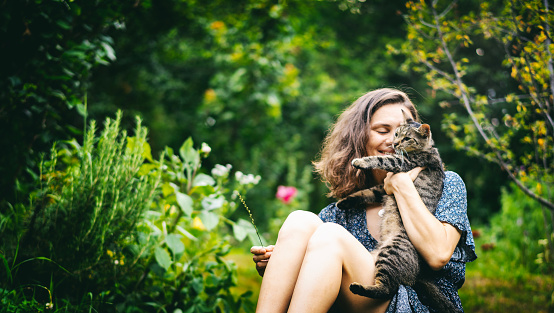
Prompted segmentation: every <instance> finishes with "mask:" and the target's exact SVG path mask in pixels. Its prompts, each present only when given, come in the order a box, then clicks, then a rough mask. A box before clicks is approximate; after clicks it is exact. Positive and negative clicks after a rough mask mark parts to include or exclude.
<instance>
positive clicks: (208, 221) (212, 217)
mask: <svg viewBox="0 0 554 313" xmlns="http://www.w3.org/2000/svg"><path fill="white" fill-rule="evenodd" d="M200 219H201V220H202V223H203V224H204V227H206V229H207V230H208V231H210V230H212V229H214V228H215V227H216V226H217V224H218V223H219V215H217V214H215V213H213V212H206V211H202V213H200Z"/></svg>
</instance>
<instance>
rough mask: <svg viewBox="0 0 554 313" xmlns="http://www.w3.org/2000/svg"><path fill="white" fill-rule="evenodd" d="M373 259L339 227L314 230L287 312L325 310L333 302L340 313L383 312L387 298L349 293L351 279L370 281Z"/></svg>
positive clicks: (327, 225) (373, 270)
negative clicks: (381, 299) (384, 299)
mask: <svg viewBox="0 0 554 313" xmlns="http://www.w3.org/2000/svg"><path fill="white" fill-rule="evenodd" d="M374 276H375V261H374V258H373V256H372V255H371V254H370V253H369V252H368V251H367V250H366V248H365V247H364V246H363V245H362V244H361V243H360V242H359V241H358V240H357V239H356V238H354V236H352V234H350V233H349V232H348V231H347V230H346V229H344V228H343V227H342V226H340V225H337V224H333V223H325V224H322V225H321V226H319V227H318V228H317V230H316V231H315V232H314V234H313V235H312V237H311V238H310V241H309V243H308V247H307V250H306V255H305V257H304V260H303V261H302V268H301V270H300V273H299V276H298V280H297V282H296V286H295V289H294V293H293V296H292V299H291V302H290V307H289V312H327V311H328V310H329V309H330V308H331V306H332V305H333V304H334V303H335V301H336V305H338V306H339V307H340V312H385V311H386V309H387V306H388V303H389V301H378V300H374V299H370V298H366V297H362V296H358V295H355V294H353V293H352V292H350V290H349V286H350V284H351V283H353V282H359V283H362V284H373V283H374Z"/></svg>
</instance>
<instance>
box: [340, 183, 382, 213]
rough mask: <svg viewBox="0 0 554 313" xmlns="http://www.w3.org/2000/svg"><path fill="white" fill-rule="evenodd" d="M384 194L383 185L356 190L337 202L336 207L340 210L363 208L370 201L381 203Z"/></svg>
mask: <svg viewBox="0 0 554 313" xmlns="http://www.w3.org/2000/svg"><path fill="white" fill-rule="evenodd" d="M385 194H386V192H385V189H384V188H383V185H377V186H375V187H372V188H369V189H364V190H360V191H357V192H355V193H353V194H351V195H349V196H347V197H345V198H343V199H341V200H339V201H338V202H337V207H338V208H339V209H342V210H346V209H355V208H363V207H365V206H367V205H368V204H370V203H381V202H382V201H383V196H384V195H385Z"/></svg>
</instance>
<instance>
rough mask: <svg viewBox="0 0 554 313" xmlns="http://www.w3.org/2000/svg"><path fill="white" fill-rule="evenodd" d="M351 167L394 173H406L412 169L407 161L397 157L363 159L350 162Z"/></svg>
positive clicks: (369, 157) (411, 165)
mask: <svg viewBox="0 0 554 313" xmlns="http://www.w3.org/2000/svg"><path fill="white" fill-rule="evenodd" d="M352 165H353V166H354V167H355V168H359V169H363V170H367V169H382V170H385V171H389V172H394V173H398V172H407V171H409V170H410V169H412V168H413V167H414V165H413V164H412V163H411V162H410V161H409V160H408V159H406V158H404V157H402V156H399V155H386V156H368V157H363V158H359V159H354V160H352Z"/></svg>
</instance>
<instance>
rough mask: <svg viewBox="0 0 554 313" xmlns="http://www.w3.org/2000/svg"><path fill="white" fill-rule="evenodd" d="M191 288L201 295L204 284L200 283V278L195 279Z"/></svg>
mask: <svg viewBox="0 0 554 313" xmlns="http://www.w3.org/2000/svg"><path fill="white" fill-rule="evenodd" d="M191 286H192V288H193V289H194V291H196V293H201V292H202V290H203V289H204V282H203V281H202V277H195V278H194V279H193V280H192V282H191Z"/></svg>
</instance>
